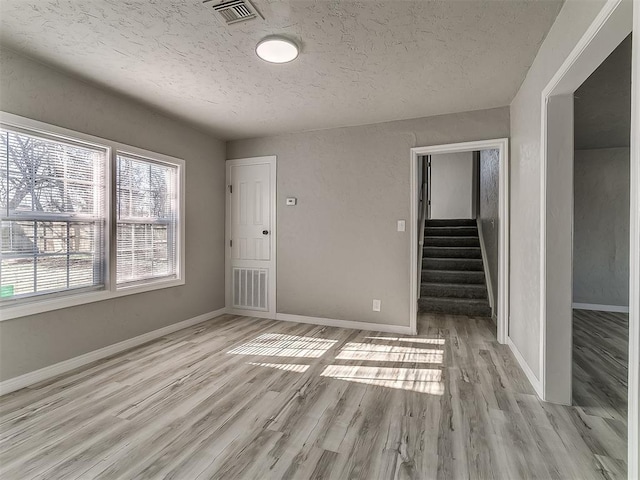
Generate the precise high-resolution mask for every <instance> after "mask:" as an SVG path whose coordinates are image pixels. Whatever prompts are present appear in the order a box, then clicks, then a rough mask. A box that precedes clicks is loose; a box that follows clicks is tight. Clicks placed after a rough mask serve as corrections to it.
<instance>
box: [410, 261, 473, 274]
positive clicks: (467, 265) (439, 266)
mask: <svg viewBox="0 0 640 480" xmlns="http://www.w3.org/2000/svg"><path fill="white" fill-rule="evenodd" d="M422 269H423V270H459V271H475V272H482V271H483V268H482V259H480V260H478V259H471V258H468V259H460V260H451V259H447V258H429V259H426V260H423V261H422Z"/></svg>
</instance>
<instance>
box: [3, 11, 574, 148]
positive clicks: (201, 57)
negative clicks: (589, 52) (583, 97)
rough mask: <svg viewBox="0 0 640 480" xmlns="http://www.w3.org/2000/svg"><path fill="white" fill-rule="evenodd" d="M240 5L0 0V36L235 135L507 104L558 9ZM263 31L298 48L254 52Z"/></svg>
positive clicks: (223, 135) (50, 61)
mask: <svg viewBox="0 0 640 480" xmlns="http://www.w3.org/2000/svg"><path fill="white" fill-rule="evenodd" d="M214 1H217V0H214ZM253 3H254V5H256V7H257V8H258V10H259V11H260V12H261V13H262V15H263V16H264V17H265V20H264V21H262V20H255V21H250V22H247V23H242V24H236V25H231V26H229V27H227V26H223V25H221V23H220V22H219V21H218V19H217V18H216V17H215V14H214V12H213V10H212V9H211V7H209V6H207V5H203V4H202V3H201V1H200V0H189V1H187V0H181V1H178V0H155V1H154V0H2V1H1V2H0V19H1V20H0V21H1V23H0V27H1V28H0V30H1V33H0V42H2V43H3V44H4V45H6V46H7V47H9V48H11V49H13V50H15V51H17V52H19V53H23V54H25V55H27V56H30V57H32V58H35V59H38V60H40V61H43V62H45V63H48V64H50V65H53V66H54V67H56V68H60V69H63V70H66V71H69V72H71V73H72V74H75V75H79V76H81V77H83V78H84V79H85V80H89V81H91V82H94V83H98V84H100V85H102V86H106V87H108V88H110V89H112V90H115V91H118V92H121V93H126V94H127V95H129V96H131V97H133V98H136V99H138V100H140V101H142V102H144V103H146V104H148V105H150V106H153V107H155V108H157V109H160V110H162V111H164V112H167V113H170V114H171V115H173V116H176V117H178V118H181V119H184V120H187V121H189V122H191V123H193V124H195V125H197V126H199V127H200V128H203V129H206V130H207V131H210V132H213V133H215V134H216V135H218V136H219V137H221V138H225V139H235V138H244V137H251V136H259V135H267V134H275V133H282V132H293V131H300V130H310V129H319V128H328V127H336V126H344V125H358V124H367V123H376V122H382V121H389V120H395V119H406V118H415V117H423V116H430V115H437V114H443V113H452V112H459V111H468V110H476V109H482V108H490V107H497V106H503V105H507V104H509V103H510V101H511V100H512V98H513V96H514V95H515V93H516V91H517V89H518V88H519V86H520V84H521V82H522V80H523V79H524V77H525V75H526V72H527V70H528V68H529V65H530V64H531V62H532V61H533V59H534V57H535V55H536V53H537V51H538V47H539V46H540V43H541V42H542V40H543V39H544V36H545V35H546V33H547V31H548V30H549V28H550V27H551V24H552V23H553V21H554V19H555V17H556V15H557V13H558V11H559V10H560V7H561V5H562V1H561V0H505V1H495V0H493V1H489V0H469V1H465V0H446V1H428V0H420V1H408V0H395V1H383V2H374V1H367V0H365V1H345V0H339V1H337V0H335V1H296V0H293V1H291V0H289V1H283V0H255V1H254V2H253ZM269 34H286V35H288V36H290V37H291V38H293V39H295V40H296V41H297V42H299V44H300V45H301V46H302V53H301V55H300V57H299V58H298V59H297V60H296V61H295V62H292V63H290V64H286V65H270V64H267V63H265V62H262V61H261V60H259V59H258V58H257V57H256V55H255V53H254V49H255V45H256V43H257V42H258V41H259V40H260V39H261V38H262V37H264V36H265V35H269Z"/></svg>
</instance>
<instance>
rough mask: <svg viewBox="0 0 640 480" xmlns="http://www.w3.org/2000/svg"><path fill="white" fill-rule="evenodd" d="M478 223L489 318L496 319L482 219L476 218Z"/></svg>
mask: <svg viewBox="0 0 640 480" xmlns="http://www.w3.org/2000/svg"><path fill="white" fill-rule="evenodd" d="M476 224H477V225H478V238H479V239H480V252H481V253H482V267H483V268H484V279H485V283H486V285H487V294H488V295H489V306H490V307H491V318H492V319H496V306H495V305H494V302H493V285H492V283H491V272H490V271H489V262H487V246H486V244H485V243H484V234H483V232H482V221H481V220H480V218H479V217H477V218H476Z"/></svg>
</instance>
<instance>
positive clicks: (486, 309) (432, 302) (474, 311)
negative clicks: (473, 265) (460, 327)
mask: <svg viewBox="0 0 640 480" xmlns="http://www.w3.org/2000/svg"><path fill="white" fill-rule="evenodd" d="M418 311H419V312H420V313H444V314H449V315H469V316H480V317H490V316H491V307H490V306H489V302H488V301H487V300H478V299H470V298H446V297H420V299H419V300H418Z"/></svg>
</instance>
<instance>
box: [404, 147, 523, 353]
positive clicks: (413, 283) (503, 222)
mask: <svg viewBox="0 0 640 480" xmlns="http://www.w3.org/2000/svg"><path fill="white" fill-rule="evenodd" d="M489 149H497V150H498V151H499V152H500V164H499V165H500V167H499V168H500V171H499V181H498V219H499V227H498V312H497V320H496V323H497V326H498V328H497V335H496V336H497V339H498V342H499V343H502V344H506V343H507V342H508V338H509V223H510V222H509V202H510V200H509V139H508V138H497V139H492V140H478V141H474V142H463V143H449V144H445V145H433V146H427V147H414V148H412V149H411V156H410V161H411V167H410V182H409V183H410V193H409V194H410V197H409V198H410V205H411V209H410V218H411V219H410V222H409V236H410V237H409V238H410V243H411V247H410V255H409V262H410V266H409V271H410V283H409V287H410V294H409V302H410V305H409V315H410V318H409V322H410V326H411V331H412V332H413V333H414V334H416V333H417V331H418V324H417V323H418V287H419V285H418V261H419V257H418V255H419V249H418V242H419V239H418V214H419V212H418V202H419V198H418V193H419V191H420V190H419V188H420V186H419V182H420V179H419V178H418V161H419V159H420V157H423V156H425V155H437V154H443V153H458V152H473V151H477V150H489Z"/></svg>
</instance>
